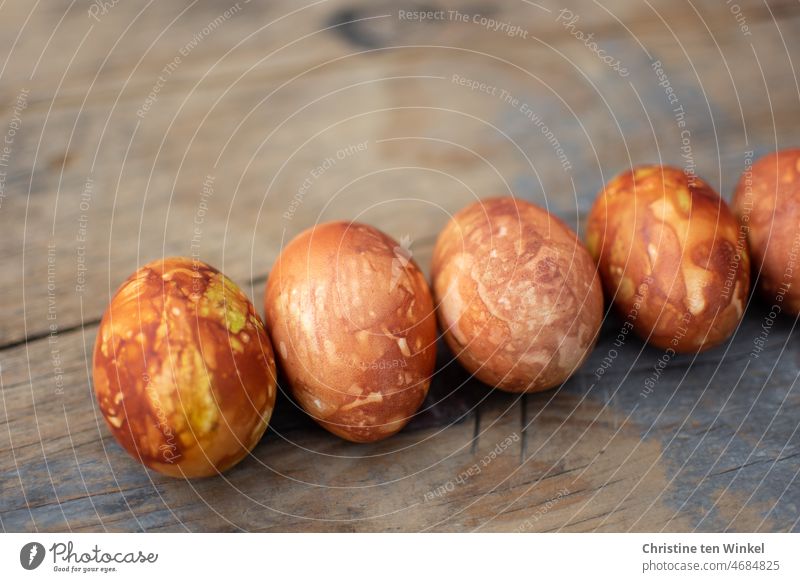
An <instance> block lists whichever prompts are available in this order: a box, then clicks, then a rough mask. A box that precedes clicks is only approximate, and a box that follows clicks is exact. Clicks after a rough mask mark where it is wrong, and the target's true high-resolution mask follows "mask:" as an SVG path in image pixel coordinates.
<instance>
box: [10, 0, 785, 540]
mask: <svg viewBox="0 0 800 582" xmlns="http://www.w3.org/2000/svg"><path fill="white" fill-rule="evenodd" d="M411 4H412V3H409V5H408V6H404V5H403V4H398V3H397V2H390V1H379V2H366V1H344V0H330V1H320V2H313V3H312V2H309V3H308V4H307V5H304V4H298V3H296V2H291V1H289V0H281V1H276V2H260V1H256V0H254V1H252V2H244V1H241V2H240V3H238V4H237V3H235V2H231V3H230V4H227V3H219V2H212V1H210V0H203V1H195V2H192V1H182V2H169V3H166V2H162V3H150V4H145V3H129V2H120V3H118V4H116V5H114V6H113V7H109V8H108V9H107V10H105V11H96V12H94V14H95V16H96V18H93V17H92V16H90V15H89V14H88V13H87V11H88V10H89V9H90V6H92V5H91V4H89V3H71V2H64V1H61V2H47V3H40V4H31V3H29V2H23V1H20V0H17V1H7V2H5V3H2V5H0V16H2V17H1V18H0V116H2V118H3V123H2V125H0V133H2V134H3V137H11V138H12V139H11V143H9V144H8V145H9V152H8V153H7V157H6V160H5V162H4V163H2V165H0V171H4V172H5V173H4V175H3V178H2V190H0V245H2V246H0V248H2V249H3V253H0V272H3V273H5V275H6V276H5V277H3V278H2V280H0V313H2V315H3V317H2V318H0V381H2V410H3V413H2V415H0V423H2V424H3V425H4V426H2V427H0V451H2V454H0V523H1V524H2V526H3V529H4V530H6V531H30V530H42V531H44V530H73V531H79V530H104V529H106V530H113V531H118V530H123V531H127V530H152V531H185V530H190V531H206V530H268V531H287V530H289V531H316V530H324V531H330V530H336V531H350V530H393V531H394V530H399V531H418V530H434V531H439V530H459V531H460V530H475V529H481V530H503V531H509V530H525V531H592V530H597V531H628V530H667V531H673V530H681V531H684V530H694V529H698V530H712V531H715V530H723V529H729V530H765V531H775V530H779V531H784V530H798V529H800V508H798V504H800V482H799V480H798V472H800V454H798V453H800V435H798V430H797V429H798V426H799V424H798V419H797V413H796V411H797V409H798V405H800V387H798V386H797V378H798V373H799V372H800V345H798V337H797V332H796V331H795V329H794V327H795V322H794V321H793V320H789V319H787V318H779V319H778V320H776V321H775V322H774V324H773V325H772V326H771V327H770V328H769V333H768V338H767V344H766V349H765V350H764V351H763V352H761V353H760V354H754V353H753V349H754V346H755V344H754V342H755V340H756V339H757V338H758V337H759V335H760V334H761V333H762V326H763V325H769V324H770V323H772V321H773V320H772V319H770V318H769V316H768V313H769V309H768V306H766V305H764V304H762V303H761V302H759V301H757V300H754V302H753V304H752V305H751V309H750V311H749V313H748V315H747V316H746V318H745V321H744V322H743V324H742V326H741V328H740V330H739V331H738V332H737V334H736V336H735V337H734V338H733V340H732V341H731V342H730V343H729V344H728V345H726V346H724V347H722V348H720V349H717V350H715V351H712V352H711V353H707V354H703V355H702V356H700V357H698V358H696V359H695V358H689V357H680V358H676V359H673V360H671V361H670V362H669V364H668V366H666V368H665V369H664V370H663V372H661V373H660V374H658V371H657V368H656V367H655V366H656V365H657V362H658V360H659V358H660V357H661V356H662V354H661V353H660V352H659V351H657V350H654V349H651V348H648V347H645V346H643V345H642V344H641V342H639V341H638V340H635V339H633V338H631V339H629V340H628V341H626V342H625V344H624V345H623V346H621V347H619V346H617V345H615V343H614V342H615V339H616V336H617V333H618V331H619V326H620V323H619V321H617V320H616V319H615V318H614V317H613V316H611V315H610V316H609V318H608V319H607V321H606V323H605V326H604V332H603V338H602V339H601V341H600V343H599V345H598V347H597V349H596V350H595V352H594V353H593V355H592V357H591V359H590V361H589V362H587V364H586V365H585V366H584V368H583V369H582V370H581V371H580V372H579V373H578V374H577V375H576V376H575V377H574V378H573V379H571V380H570V381H569V382H568V383H567V384H566V385H565V386H564V387H563V388H561V389H560V390H558V391H553V392H549V393H545V394H540V395H535V396H527V397H522V398H520V397H518V396H513V395H506V394H501V393H497V392H492V391H490V390H489V389H488V388H487V387H485V386H483V385H481V384H479V383H477V382H475V381H472V380H470V379H469V378H468V376H467V375H466V374H465V373H464V372H463V371H462V370H461V369H460V368H459V367H458V366H457V365H456V364H454V363H453V362H452V361H451V358H450V356H449V354H448V353H447V351H446V350H445V349H444V347H442V349H441V353H440V366H439V368H438V371H437V375H436V378H435V380H434V384H433V387H432V389H431V394H430V396H429V399H428V401H427V402H426V404H425V406H424V407H423V410H422V411H421V413H420V414H419V417H418V418H417V419H415V421H414V422H413V423H412V424H411V426H409V427H408V429H406V430H405V431H403V432H402V433H401V434H400V435H398V436H397V437H395V438H392V439H390V440H389V441H386V442H383V443H378V444H375V445H368V446H363V445H361V446H357V445H352V444H348V443H344V442H342V441H339V440H338V439H336V438H334V437H332V436H330V435H328V434H327V433H325V432H324V431H322V430H321V429H319V428H318V427H316V426H315V425H314V424H313V423H312V422H310V421H309V420H308V419H307V418H306V417H305V416H304V415H303V414H301V413H300V412H299V411H298V410H297V408H296V406H295V405H294V404H293V403H292V402H291V401H290V400H289V399H287V398H286V397H282V399H281V401H280V402H279V405H278V408H277V410H276V415H275V418H274V422H273V424H272V426H271V429H270V432H269V434H268V435H267V437H265V439H264V440H263V441H262V443H261V444H260V445H259V446H258V447H257V448H256V450H255V451H254V452H253V457H252V458H250V459H247V460H246V461H245V462H243V463H242V464H241V465H240V466H238V467H237V468H235V469H234V470H232V471H231V472H230V473H229V474H226V475H225V476H224V477H222V478H214V479H205V480H201V481H196V482H191V483H186V482H179V481H174V480H170V479H167V478H163V477H160V476H158V475H156V474H153V473H148V472H146V471H145V470H144V469H143V468H142V467H140V466H138V465H137V464H135V463H134V462H133V461H131V459H129V458H128V457H127V455H126V454H125V453H124V452H123V451H122V450H121V449H120V447H118V446H117V445H116V443H115V442H114V441H113V439H111V437H110V435H109V433H108V431H107V430H106V429H105V426H104V424H103V422H102V419H101V418H100V417H99V416H98V414H97V409H96V406H95V404H94V400H93V397H92V393H91V378H90V366H89V356H90V352H91V346H92V342H93V341H94V334H95V330H96V325H97V322H98V321H99V318H100V316H101V314H102V311H103V309H104V307H105V305H106V303H107V301H108V299H109V297H110V294H111V293H113V290H114V289H115V287H116V286H117V285H118V284H119V283H120V282H121V281H122V280H123V279H124V278H125V277H126V276H127V275H128V274H129V273H130V272H131V271H133V270H134V269H135V268H136V266H137V265H139V264H142V263H143V262H146V261H148V260H151V259H153V258H155V257H159V256H162V255H164V254H199V256H201V257H202V258H203V259H205V260H207V261H209V262H211V263H212V264H214V265H216V266H218V267H220V268H221V269H222V270H224V271H225V272H226V273H227V274H228V275H229V276H231V277H232V278H234V279H235V280H237V281H239V282H240V283H242V284H243V285H245V287H246V288H247V290H248V292H249V293H250V294H251V295H252V296H253V298H254V299H255V300H256V303H257V304H259V303H260V297H261V293H262V291H263V285H264V281H265V279H266V275H267V273H268V272H269V268H270V265H271V264H272V262H273V260H274V258H275V256H276V255H277V253H278V252H279V250H280V247H281V244H282V242H285V240H287V239H288V238H289V237H291V236H293V235H294V234H296V233H297V232H299V231H300V230H302V229H304V228H306V227H307V226H309V225H311V224H314V223H315V222H318V221H320V220H327V219H332V218H355V217H357V218H358V219H359V220H363V221H367V222H371V223H373V224H375V225H376V226H378V227H380V228H382V229H384V230H386V231H387V232H389V233H390V234H392V235H394V236H395V237H398V238H399V237H400V236H403V235H408V236H410V238H411V240H412V241H413V244H412V250H413V253H414V257H415V258H416V259H417V260H418V261H419V262H420V264H421V266H422V267H423V268H424V269H427V267H428V262H429V256H430V252H431V249H432V246H433V242H434V240H435V236H436V234H437V232H438V230H439V229H440V228H441V226H442V225H443V224H444V222H445V221H446V220H447V217H448V215H449V214H450V213H452V212H455V211H457V210H458V209H459V208H460V207H462V206H463V205H465V204H466V203H468V202H469V201H471V200H472V199H473V198H475V197H484V196H488V195H492V194H497V193H505V192H514V193H515V194H516V195H518V196H522V197H525V198H527V199H530V200H534V201H536V202H539V203H541V204H546V205H547V206H548V207H549V208H550V209H551V210H552V211H554V212H556V213H557V214H558V215H560V216H561V217H562V218H564V219H565V220H567V221H568V222H570V223H571V224H572V225H573V226H575V227H576V228H578V229H580V227H581V220H582V217H583V216H585V214H586V212H587V211H588V208H589V207H590V205H591V202H592V199H593V196H594V193H595V192H596V191H597V190H598V189H599V188H600V187H601V185H602V184H603V183H604V182H605V181H606V180H608V179H609V178H610V177H611V176H612V175H613V174H614V173H616V172H618V171H619V170H621V169H623V168H625V167H628V166H630V165H631V164H632V163H641V162H652V161H658V160H662V161H664V162H666V163H672V164H675V165H678V166H683V165H685V164H687V163H692V164H695V165H696V167H697V171H698V173H700V174H701V175H703V176H704V177H706V178H708V180H709V181H710V182H711V183H712V184H714V185H715V186H716V187H718V188H719V190H720V191H721V193H722V194H723V195H724V196H726V197H727V196H729V195H730V192H731V190H732V188H733V186H734V184H735V181H736V180H737V179H738V176H739V173H740V172H741V170H742V167H743V166H744V164H745V160H746V158H747V155H748V154H747V153H746V152H748V151H751V150H752V151H754V152H755V155H756V156H757V155H759V154H760V153H762V152H765V151H768V150H772V149H775V148H776V147H787V146H797V145H800V140H798V138H797V136H798V135H800V116H798V115H797V112H798V108H799V107H800V90H799V89H798V82H797V71H796V62H795V61H796V58H795V57H796V56H797V55H800V51H799V50H798V49H800V39H799V36H800V35H798V32H800V12H798V10H797V8H798V7H797V3H796V2H794V1H789V0H783V1H776V2H769V3H766V4H765V3H761V2H740V3H739V4H737V8H738V7H740V8H741V14H740V13H738V12H737V11H735V10H734V9H732V8H731V5H730V4H728V3H724V2H718V3H704V4H702V5H699V3H689V2H685V3H684V2H667V1H660V2H655V1H650V2H644V3H628V2H622V1H614V2H603V3H602V4H601V3H595V2H587V1H584V2H580V1H577V0H573V1H572V2H564V3H562V2H553V1H546V2H545V1H543V2H539V3H531V2H524V1H521V0H520V1H515V0H509V1H508V2H504V3H502V5H498V4H495V3H488V2H466V1H455V0H447V1H439V2H436V3H434V4H432V5H431V8H430V9H431V10H444V11H449V10H452V11H457V13H458V14H459V15H462V16H463V15H466V16H467V22H463V21H461V18H460V17H455V16H449V15H450V14H455V13H450V12H445V14H447V15H448V16H446V17H445V18H444V19H443V20H434V21H431V22H424V23H420V22H414V21H411V20H408V19H406V18H405V17H403V16H401V14H400V10H416V9H418V8H419V7H418V6H417V5H411ZM98 5H99V4H96V5H95V6H98ZM564 8H566V9H568V10H569V11H571V12H572V14H573V16H572V18H574V16H578V20H576V21H573V24H572V25H566V21H568V20H569V18H567V16H568V15H567V14H566V13H562V12H561V10H562V9H564ZM93 10H97V8H95V9H93ZM226 10H227V12H226ZM475 14H481V15H483V16H485V17H487V18H491V19H493V20H494V21H496V22H498V23H501V24H502V23H508V24H509V26H511V25H516V26H517V27H518V31H517V32H516V33H514V34H511V35H509V34H504V33H503V31H504V30H505V31H506V32H508V31H509V30H510V29H509V28H502V29H501V28H498V30H496V31H493V30H490V29H489V28H487V27H486V26H483V25H482V24H481V23H480V22H477V23H476V22H473V20H472V17H473V15H475ZM745 25H746V26H747V27H748V28H747V30H744V29H743V28H742V27H743V26H745ZM579 33H581V34H583V35H588V34H592V35H593V38H594V39H596V40H597V42H598V44H599V46H600V47H602V48H603V49H604V50H605V51H606V53H607V54H608V55H611V56H613V57H614V58H615V59H618V60H619V62H620V66H621V67H623V68H625V69H626V71H627V75H621V74H619V72H617V71H615V70H613V69H612V68H611V67H610V66H608V65H607V64H605V63H603V62H601V61H600V60H599V58H598V57H597V55H596V54H595V53H594V52H592V50H591V49H590V48H589V47H587V46H586V44H585V43H584V42H582V41H581V40H580V38H576V37H577V36H581V34H579ZM656 61H660V62H661V63H662V64H663V69H664V72H665V74H666V79H665V78H664V77H659V76H658V74H657V72H656V70H654V67H653V63H654V62H656ZM473 81H474V82H476V83H478V84H480V83H484V84H485V85H484V87H483V89H481V88H475V89H471V88H470V87H468V86H467V85H466V84H467V83H468V82H473ZM667 82H668V84H669V86H670V87H671V88H672V89H673V90H674V92H675V95H676V96H677V99H678V101H677V102H676V103H673V104H670V103H669V102H668V99H667V97H668V94H667V92H666V85H667ZM514 100H516V101H514ZM523 104H524V105H525V106H523ZM675 107H682V112H683V114H685V123H686V127H685V128H684V127H681V126H680V125H679V122H680V120H681V119H683V118H682V117H680V116H679V115H676V112H675ZM543 126H544V127H543ZM12 129H13V130H14V131H13V134H11V133H10V132H11V130H12ZM684 129H688V130H689V134H688V136H687V134H686V133H683V134H682V131H683V130H684ZM548 130H550V131H551V132H552V134H551V135H548ZM3 137H0V139H3ZM554 140H557V143H556V142H555V141H554ZM359 144H361V146H360V147H359ZM682 146H686V147H688V149H683V150H682V149H681V148H682ZM687 152H688V155H689V157H684V154H687ZM337 154H338V155H337ZM329 158H331V159H333V160H334V163H332V164H327V165H328V166H330V167H326V168H325V169H324V170H323V171H321V172H316V174H317V175H316V176H315V175H314V174H312V171H314V170H315V168H317V167H319V166H321V165H323V164H325V161H326V159H329ZM304 183H306V184H307V186H304ZM198 221H200V224H197V223H198ZM195 227H198V228H199V234H196V232H195ZM611 360H613V362H612V363H611V364H610V365H608V362H609V361H611ZM604 362H605V364H604ZM604 365H606V366H608V367H607V369H604V373H603V375H602V376H599V377H598V375H597V374H596V371H597V370H598V368H600V367H602V366H604ZM654 374H658V376H657V381H656V383H655V387H654V389H653V390H652V392H648V391H647V390H646V389H645V386H646V385H649V384H650V383H652V380H653V378H654Z"/></svg>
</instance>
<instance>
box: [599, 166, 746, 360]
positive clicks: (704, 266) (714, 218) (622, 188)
mask: <svg viewBox="0 0 800 582" xmlns="http://www.w3.org/2000/svg"><path fill="white" fill-rule="evenodd" d="M586 240H587V246H588V248H589V252H590V253H591V254H592V256H593V257H594V259H595V261H597V263H598V266H599V271H600V274H601V276H602V279H603V285H604V287H605V290H606V296H607V297H608V298H609V299H610V300H611V301H612V302H613V304H614V306H615V308H616V310H617V312H618V313H619V315H620V317H622V318H623V319H624V320H625V324H626V325H630V326H632V328H633V330H634V331H635V332H636V333H637V334H638V335H639V336H641V337H642V338H644V339H645V340H646V341H648V342H649V343H650V344H652V345H654V346H656V347H659V348H662V349H664V350H671V351H674V352H699V351H703V350H706V349H709V348H711V347H713V346H716V345H719V344H721V343H722V342H724V341H725V340H727V339H728V338H729V337H730V336H731V334H733V332H734V331H735V330H736V327H737V326H738V324H739V322H740V321H741V318H742V315H743V314H744V309H745V305H746V303H747V296H748V292H749V289H750V257H749V253H748V249H747V241H746V238H745V236H744V234H743V233H742V231H741V230H740V229H739V226H738V224H737V221H736V219H735V218H734V216H733V214H732V213H731V211H730V209H729V208H728V205H727V204H726V203H725V201H724V200H723V199H722V198H721V197H720V196H719V194H717V193H716V192H715V191H714V189H713V188H712V187H711V186H709V185H708V184H707V183H706V182H705V181H704V180H702V179H701V178H699V177H697V176H694V175H688V174H686V173H685V172H684V171H682V170H680V169H678V168H673V167H669V166H657V165H651V166H641V167H637V168H634V169H632V170H630V171H627V172H624V173H622V174H620V175H619V176H617V177H615V178H614V179H613V180H611V181H610V182H609V183H608V184H607V185H606V186H605V188H604V189H603V190H602V191H601V192H600V194H599V195H598V197H597V199H596V201H595V203H594V206H593V207H592V210H591V212H590V214H589V219H588V223H587V227H586Z"/></svg>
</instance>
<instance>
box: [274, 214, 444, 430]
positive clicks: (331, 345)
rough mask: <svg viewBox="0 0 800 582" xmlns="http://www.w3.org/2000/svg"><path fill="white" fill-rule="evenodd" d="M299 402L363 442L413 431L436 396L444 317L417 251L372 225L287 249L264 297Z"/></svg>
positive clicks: (344, 227)
mask: <svg viewBox="0 0 800 582" xmlns="http://www.w3.org/2000/svg"><path fill="white" fill-rule="evenodd" d="M264 310H265V313H266V320H267V322H268V327H269V328H270V333H271V335H272V340H273V343H274V345H275V348H276V351H277V354H278V360H279V362H280V365H281V369H282V370H283V372H284V374H285V376H286V377H287V379H288V381H289V384H290V387H291V390H292V394H293V395H294V398H295V399H296V401H297V402H298V403H299V404H300V405H301V406H302V407H303V409H304V410H305V411H306V412H308V414H309V415H311V416H312V417H313V418H314V419H315V420H316V421H317V422H318V423H319V424H320V425H321V426H323V427H324V428H325V429H327V430H329V431H330V432H332V433H333V434H335V435H338V436H340V437H342V438H344V439H347V440H350V441H354V442H370V441H376V440H379V439H383V438H386V437H388V436H390V435H392V434H394V433H396V432H397V431H399V430H400V429H402V428H403V426H405V425H406V424H407V423H408V422H409V420H410V419H411V418H412V417H413V415H414V413H415V412H416V411H417V409H418V408H419V407H420V405H421V404H422V401H423V400H424V399H425V395H426V394H427V392H428V386H429V384H430V380H431V375H432V373H433V368H434V364H435V360H436V347H435V344H436V319H435V316H434V313H433V300H432V298H431V294H430V289H429V287H428V284H427V282H426V281H425V277H424V276H423V274H422V272H421V271H420V270H419V267H417V265H416V263H415V262H414V261H413V260H412V259H411V256H410V250H409V249H408V248H407V247H406V246H401V245H399V244H398V243H397V242H396V241H395V240H393V239H392V238H390V237H389V236H387V235H385V234H384V233H382V232H381V231H379V230H378V229H376V228H373V227H371V226H367V225H365V224H359V223H349V222H329V223H325V224H320V225H317V226H315V227H313V228H310V229H308V230H306V231H304V232H302V233H301V234H299V235H298V236H297V237H296V238H295V239H294V240H292V241H291V242H290V243H289V244H288V245H286V247H285V248H284V249H283V251H282V252H281V254H280V256H279V258H278V260H277V262H276V263H275V265H274V266H273V269H272V272H271V273H270V276H269V280H268V282H267V288H266V291H265V295H264Z"/></svg>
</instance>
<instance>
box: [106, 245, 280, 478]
mask: <svg viewBox="0 0 800 582" xmlns="http://www.w3.org/2000/svg"><path fill="white" fill-rule="evenodd" d="M93 374H94V390H95V395H96V396H97V402H98V404H99V406H100V411H101V412H102V413H103V416H104V417H105V419H106V421H107V423H108V426H109V427H110V429H111V432H112V433H113V435H114V437H115V438H116V439H117V441H118V442H119V443H120V444H121V445H122V446H123V447H124V448H125V449H126V450H127V451H128V453H130V454H131V455H132V456H133V457H134V458H136V459H138V460H140V461H141V462H142V463H144V464H145V465H146V466H148V467H150V468H151V469H155V470H156V471H159V472H160V473H164V474H166V475H170V476H173V477H204V476H208V475H214V474H216V473H218V472H221V471H225V470H226V469H229V468H230V467H232V466H234V465H235V464H236V463H238V462H239V461H241V460H242V458H244V457H245V456H246V455H247V454H248V452H249V451H250V450H251V449H252V448H253V447H255V445H256V444H257V443H258V441H259V440H260V439H261V436H262V435H263V434H264V431H265V430H266V428H267V423H268V422H269V418H270V416H271V414H272V409H273V407H274V405H275V395H276V376H275V360H274V357H273V354H272V348H271V346H270V342H269V338H268V336H267V333H266V331H265V330H264V325H263V324H262V323H261V320H260V319H259V317H258V315H257V314H256V312H255V309H254V308H253V304H252V303H251V302H250V301H249V300H248V298H247V296H246V295H245V294H244V293H243V292H242V290H241V289H239V287H238V286H237V285H236V284H235V283H233V282H232V281H231V280H230V279H228V278H227V277H225V276H224V275H223V274H222V273H220V272H219V271H217V270H216V269H214V268H213V267H210V266H208V265H206V264H204V263H201V262H199V261H194V260H193V259H189V258H167V259H163V260H157V261H153V262H152V263H149V264H147V265H145V266H144V267H142V268H140V269H139V270H138V271H136V272H135V273H134V274H133V275H131V277H130V278H128V280H127V281H125V282H124V283H123V284H122V286H121V287H120V288H119V290H118V291H117V293H116V294H115V295H114V297H113V299H112V300H111V304H110V305H109V306H108V309H107V310H106V312H105V315H104V316H103V320H102V321H101V322H100V328H99V330H98V333H97V340H96V342H95V348H94V363H93Z"/></svg>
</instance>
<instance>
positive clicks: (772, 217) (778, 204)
mask: <svg viewBox="0 0 800 582" xmlns="http://www.w3.org/2000/svg"><path fill="white" fill-rule="evenodd" d="M733 211H734V213H735V214H736V216H737V217H738V218H739V222H740V224H741V226H742V228H743V230H744V231H745V232H746V233H747V239H748V241H749V243H750V253H751V254H752V257H753V268H754V270H755V271H756V272H757V273H758V289H759V292H760V294H761V295H762V297H764V299H765V300H766V301H768V302H770V305H772V306H773V307H777V310H778V311H781V312H783V313H787V314H790V315H798V314H800V149H793V150H783V151H780V152H774V153H771V154H769V155H766V156H764V157H763V158H760V159H759V160H758V161H756V163H754V164H752V166H751V167H749V168H746V169H745V171H744V173H743V174H742V177H741V179H740V180H739V184H738V186H737V188H736V192H735V194H734V196H733Z"/></svg>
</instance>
